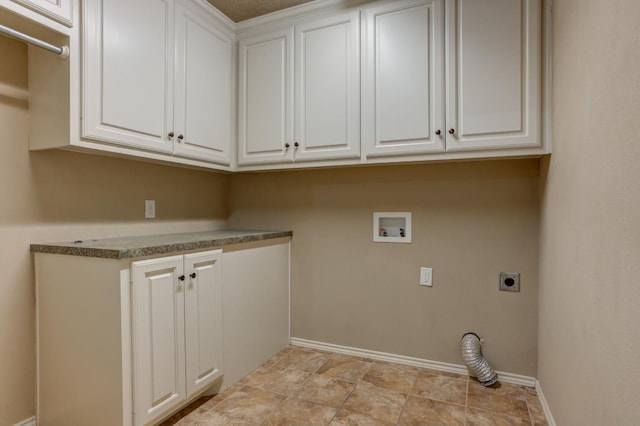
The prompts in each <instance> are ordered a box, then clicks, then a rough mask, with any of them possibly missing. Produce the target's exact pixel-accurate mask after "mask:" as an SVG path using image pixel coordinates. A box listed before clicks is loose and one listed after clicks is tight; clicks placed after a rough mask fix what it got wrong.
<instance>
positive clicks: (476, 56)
mask: <svg viewBox="0 0 640 426" xmlns="http://www.w3.org/2000/svg"><path fill="white" fill-rule="evenodd" d="M447 6H448V9H447V11H446V13H447V25H448V30H447V31H448V39H449V40H450V41H451V42H450V44H449V46H448V50H447V103H448V106H447V141H446V144H447V151H464V150H474V149H492V148H496V149H497V148H520V147H533V146H539V145H540V140H539V125H540V119H539V117H540V111H539V108H540V83H539V81H540V75H539V68H540V47H539V46H540V41H539V39H540V1H539V0H455V1H451V2H449V3H447Z"/></svg>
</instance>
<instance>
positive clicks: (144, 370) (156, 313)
mask: <svg viewBox="0 0 640 426" xmlns="http://www.w3.org/2000/svg"><path fill="white" fill-rule="evenodd" d="M131 272H132V277H133V286H132V329H133V336H132V341H133V371H134V380H133V392H134V401H135V405H134V413H135V424H136V425H142V424H146V423H147V422H149V421H150V420H153V419H156V418H158V417H159V416H161V415H163V414H165V413H167V412H168V411H170V410H171V409H172V408H173V407H175V406H176V405H177V404H179V403H180V402H182V401H184V400H185V399H186V390H185V375H184V370H185V368H184V365H185V352H184V347H185V335H184V297H185V296H184V295H185V289H184V285H185V282H186V281H181V280H180V279H179V277H181V276H183V256H172V257H165V258H160V259H151V260H143V261H139V262H133V263H132V271H131Z"/></svg>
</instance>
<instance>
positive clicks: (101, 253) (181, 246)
mask: <svg viewBox="0 0 640 426" xmlns="http://www.w3.org/2000/svg"><path fill="white" fill-rule="evenodd" d="M291 236H293V232H292V231H253V230H251V231H236V230H232V231H206V232H188V233H179V234H161V235H143V236H134V237H119V238H105V239H99V240H78V241H64V242H56V243H37V244H31V252H32V253H49V254H63V255H69V256H85V257H99V258H105V259H130V258H134V257H145V256H153V255H156V254H166V253H172V252H180V251H190V250H198V249H209V248H215V247H223V246H227V245H231V244H242V243H250V242H254V241H262V240H269V239H274V238H283V237H291Z"/></svg>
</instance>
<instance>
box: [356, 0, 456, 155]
mask: <svg viewBox="0 0 640 426" xmlns="http://www.w3.org/2000/svg"><path fill="white" fill-rule="evenodd" d="M363 21H364V25H365V34H366V36H365V37H366V38H365V40H364V43H363V44H364V45H365V46H366V47H365V48H364V51H363V63H364V64H365V65H364V72H363V75H364V84H363V87H364V89H363V94H362V105H363V107H362V108H363V125H362V128H363V152H364V153H365V155H366V156H367V157H375V156H379V155H406V154H417V153H429V152H441V151H444V141H445V138H444V132H443V129H444V105H445V104H444V79H443V77H444V1H443V0H432V1H415V0H413V1H395V2H388V3H384V4H382V5H376V6H372V7H367V8H365V9H364V11H363Z"/></svg>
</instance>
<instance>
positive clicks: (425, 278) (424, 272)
mask: <svg viewBox="0 0 640 426" xmlns="http://www.w3.org/2000/svg"><path fill="white" fill-rule="evenodd" d="M420 285H423V286H427V287H432V286H433V270H432V269H431V268H425V267H422V268H420Z"/></svg>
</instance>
